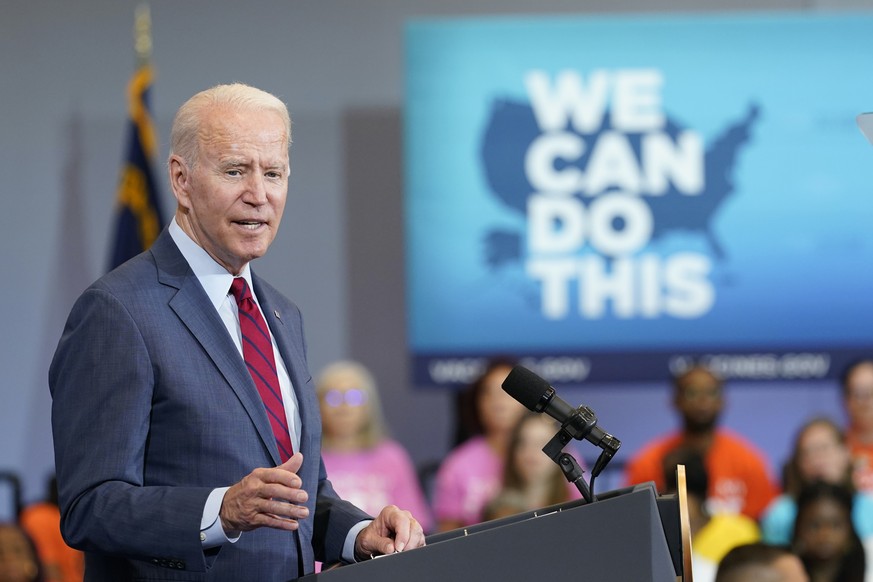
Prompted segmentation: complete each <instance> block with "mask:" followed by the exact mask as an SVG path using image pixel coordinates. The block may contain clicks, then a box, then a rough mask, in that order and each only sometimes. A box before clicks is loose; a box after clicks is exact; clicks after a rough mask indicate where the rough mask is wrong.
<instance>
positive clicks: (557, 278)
mask: <svg viewBox="0 0 873 582" xmlns="http://www.w3.org/2000/svg"><path fill="white" fill-rule="evenodd" d="M871 39H873V13H835V14H828V13H820V12H810V13H791V14H782V13H780V14H774V13H765V14H761V13H747V14H739V15H738V14H719V15H706V16H691V15H686V16H654V15H652V16H646V15H636V16H621V17H589V16H586V17H568V16H561V17H560V18H542V17H537V18H534V17H531V18H522V17H512V18H488V19H462V20H453V19H441V20H419V21H413V22H410V23H408V25H407V27H406V31H405V44H406V46H405V49H406V63H405V66H406V103H405V112H404V120H405V168H406V170H405V171H406V186H405V187H406V192H405V203H406V210H405V212H406V219H405V220H406V240H407V305H408V322H409V328H408V332H409V343H410V350H411V356H412V358H413V362H414V366H413V369H414V370H415V383H416V384H417V385H439V384H451V383H462V382H466V381H468V380H469V378H470V376H471V375H472V374H474V373H475V372H476V371H478V369H480V368H481V365H482V363H483V362H484V360H485V359H486V358H488V357H490V356H494V355H507V356H512V357H517V358H520V359H523V361H524V362H525V363H526V364H527V365H529V366H531V367H532V368H533V369H535V370H537V371H538V372H541V373H544V375H546V376H547V377H550V378H551V379H552V380H554V381H556V382H558V383H560V382H581V381H585V380H590V381H641V380H663V379H664V378H665V377H666V375H667V374H668V373H669V371H670V370H671V369H674V368H676V367H677V366H683V365H686V364H687V363H688V362H689V361H691V360H692V359H703V360H706V361H707V362H709V363H710V364H712V365H714V366H716V367H718V368H719V369H720V370H721V371H722V373H724V374H725V375H726V376H728V377H732V378H749V379H756V380H758V379H762V378H763V379H768V378H771V379H793V378H807V379H808V378H824V377H831V376H833V375H834V374H835V373H836V372H837V371H838V369H839V368H840V367H841V365H842V364H843V363H845V362H846V361H847V360H848V359H851V358H854V357H856V356H860V355H863V354H869V353H871V352H873V197H871V196H873V148H871V146H870V144H869V143H868V142H867V140H866V139H865V138H864V136H863V135H862V134H861V132H860V131H859V129H858V127H857V125H856V123H855V118H856V116H857V115H858V114H859V113H861V112H863V111H870V110H873V72H871V66H873V40H871Z"/></svg>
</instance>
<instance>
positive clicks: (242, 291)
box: [230, 277, 252, 305]
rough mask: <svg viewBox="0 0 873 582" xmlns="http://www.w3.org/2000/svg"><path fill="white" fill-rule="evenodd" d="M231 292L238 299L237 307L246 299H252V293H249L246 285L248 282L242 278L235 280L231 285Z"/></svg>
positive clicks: (235, 278)
mask: <svg viewBox="0 0 873 582" xmlns="http://www.w3.org/2000/svg"><path fill="white" fill-rule="evenodd" d="M230 292H231V293H232V294H233V296H234V297H235V298H236V303H237V305H239V304H240V303H242V302H243V301H245V300H246V299H251V298H252V292H251V291H249V286H248V284H247V283H246V280H245V279H244V278H242V277H234V278H233V283H231V285H230Z"/></svg>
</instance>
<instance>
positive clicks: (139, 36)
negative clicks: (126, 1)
mask: <svg viewBox="0 0 873 582" xmlns="http://www.w3.org/2000/svg"><path fill="white" fill-rule="evenodd" d="M133 47H134V50H135V51H136V64H137V66H138V67H142V66H144V65H145V64H147V63H148V62H149V60H150V59H151V56H152V15H151V10H150V9H149V4H148V2H142V3H140V4H139V5H138V6H137V7H136V13H135V16H134V23H133Z"/></svg>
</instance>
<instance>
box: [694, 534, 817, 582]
mask: <svg viewBox="0 0 873 582" xmlns="http://www.w3.org/2000/svg"><path fill="white" fill-rule="evenodd" d="M695 579H696V575H695ZM715 582H809V576H807V575H806V570H804V569H803V564H802V563H801V561H800V558H798V557H797V556H796V555H794V554H793V553H791V550H789V549H788V548H787V547H785V546H774V545H770V544H765V543H761V542H756V543H751V544H743V545H741V546H737V547H735V548H734V549H732V550H731V551H729V552H728V553H727V555H725V557H724V558H722V560H721V562H720V563H719V565H718V573H717V574H716V576H715Z"/></svg>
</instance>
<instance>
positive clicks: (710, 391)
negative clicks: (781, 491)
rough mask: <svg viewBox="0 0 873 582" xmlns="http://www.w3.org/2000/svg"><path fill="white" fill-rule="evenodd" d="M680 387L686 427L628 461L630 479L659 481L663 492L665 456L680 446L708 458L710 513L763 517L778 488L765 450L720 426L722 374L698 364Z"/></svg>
mask: <svg viewBox="0 0 873 582" xmlns="http://www.w3.org/2000/svg"><path fill="white" fill-rule="evenodd" d="M674 387H675V390H674V396H673V404H674V406H675V408H676V410H677V411H678V412H679V414H680V416H681V418H682V424H683V426H682V430H679V431H675V432H672V433H670V434H667V435H664V436H661V437H658V438H656V439H655V440H654V441H652V442H651V443H649V444H648V445H645V446H644V447H643V448H642V450H641V451H640V452H638V453H637V454H636V455H635V456H634V457H633V458H632V459H631V460H630V461H629V462H628V464H627V467H626V469H625V480H626V482H627V484H629V485H630V484H636V483H643V482H646V481H654V482H655V485H656V486H657V488H658V491H661V492H663V491H664V488H665V483H664V471H663V466H664V465H663V462H664V457H665V455H666V454H667V453H668V452H670V451H671V450H673V449H676V448H678V447H683V448H686V449H690V450H694V451H697V452H698V453H699V454H700V455H702V456H703V458H704V459H705V462H706V470H707V473H708V474H709V496H708V499H707V509H708V510H709V511H710V513H713V514H715V513H743V514H745V515H747V516H749V517H751V518H752V519H755V520H757V519H758V517H759V516H760V514H761V512H762V511H763V510H764V508H765V507H767V505H768V504H769V503H770V501H771V500H772V499H773V498H774V497H775V496H776V495H777V493H778V489H777V487H776V485H775V482H774V481H773V479H772V476H771V475H772V471H771V470H770V466H769V463H768V462H767V460H766V459H765V457H764V455H763V454H762V453H761V452H760V451H759V450H758V449H757V448H756V447H755V446H754V445H752V444H751V443H749V442H748V441H746V440H745V439H744V438H742V437H740V436H739V435H737V434H735V433H733V432H731V431H729V430H727V429H725V428H721V427H719V426H718V421H719V417H720V415H721V412H722V409H723V408H724V390H723V382H722V380H721V378H719V377H718V376H716V375H715V373H714V372H713V371H712V370H710V369H708V368H706V367H704V366H699V365H698V366H693V367H691V368H689V369H688V370H686V371H685V372H683V373H682V374H680V375H679V376H677V377H676V378H675V380H674Z"/></svg>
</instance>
